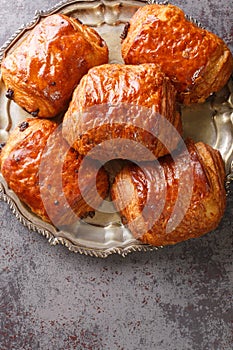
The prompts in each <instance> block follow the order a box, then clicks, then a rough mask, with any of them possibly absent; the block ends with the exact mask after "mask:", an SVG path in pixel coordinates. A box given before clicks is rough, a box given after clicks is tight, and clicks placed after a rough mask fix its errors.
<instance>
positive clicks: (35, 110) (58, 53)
mask: <svg viewBox="0 0 233 350" xmlns="http://www.w3.org/2000/svg"><path fill="white" fill-rule="evenodd" d="M107 62H108V48H107V45H106V43H105V42H104V40H103V39H102V38H101V37H100V36H99V34H98V33H97V32H96V31H95V30H94V29H92V28H89V27H88V26H86V25H83V24H81V23H80V22H79V21H78V20H75V19H74V18H71V17H67V16H65V15H62V14H54V15H51V16H48V17H46V18H45V19H44V20H42V21H41V22H40V23H39V24H37V25H36V26H35V28H34V29H33V30H32V31H31V32H30V34H29V35H28V36H27V37H26V38H25V39H24V40H23V41H22V43H21V44H20V45H19V46H18V47H17V48H16V49H15V50H14V51H13V52H12V53H11V54H9V55H7V56H6V57H5V58H4V59H3V61H2V66H1V71H2V78H3V80H4V83H5V86H6V89H7V93H6V95H7V97H8V98H10V99H13V100H14V101H15V102H16V103H17V104H19V105H20V106H21V107H23V108H24V109H26V110H27V111H28V112H29V113H31V114H32V115H33V116H38V117H47V118H49V117H53V116H55V115H57V114H59V113H60V112H62V111H64V110H65V109H66V107H67V105H68V102H69V100H70V98H71V95H72V93H73V90H74V88H75V87H76V85H77V84H78V82H79V80H80V79H81V77H82V76H83V75H84V74H86V73H87V71H88V69H89V68H91V67H93V66H95V65H99V64H102V63H107Z"/></svg>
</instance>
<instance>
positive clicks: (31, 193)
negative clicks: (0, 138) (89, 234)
mask: <svg viewBox="0 0 233 350" xmlns="http://www.w3.org/2000/svg"><path fill="white" fill-rule="evenodd" d="M82 161H83V157H81V156H80V155H79V154H78V153H77V152H76V151H75V150H74V149H71V148H70V147H69V146H68V144H67V142H66V141H65V140H64V139H63V138H62V133H61V129H60V127H58V125H57V124H56V123H55V122H54V121H51V120H49V119H39V118H28V119H26V120H25V121H23V122H22V123H21V124H20V125H19V126H18V127H17V128H16V129H15V130H14V131H13V132H12V133H11V135H10V137H9V139H8V141H7V143H6V145H5V146H4V147H3V148H2V151H1V157H0V162H1V171H2V175H3V177H4V178H5V180H6V182H7V184H8V186H9V188H11V189H12V190H13V191H14V192H15V193H16V195H17V196H18V197H19V199H20V200H21V201H22V202H24V203H25V204H26V205H27V206H28V207H29V208H30V209H31V210H32V212H34V213H35V214H37V215H38V216H40V217H41V218H42V219H43V220H44V221H47V222H51V223H53V224H54V225H55V226H56V227H58V226H62V225H68V224H71V223H73V222H75V221H77V220H78V217H85V216H87V215H89V214H90V215H92V214H93V211H94V210H95V209H96V208H97V207H98V206H99V205H100V203H101V202H102V200H103V198H105V196H106V194H107V192H108V176H107V174H106V172H105V170H104V169H103V168H100V165H99V164H98V162H96V161H93V160H85V164H84V165H82V166H83V167H85V168H84V169H82V173H83V171H84V172H85V176H82V177H81V178H80V175H79V173H80V167H81V164H82ZM99 168H100V169H99ZM96 174H98V176H97V177H96ZM93 184H94V186H93ZM95 184H96V188H97V191H96V189H95ZM96 192H97V194H98V195H96ZM84 194H85V195H84ZM86 199H87V201H86ZM89 203H91V205H90V204H89Z"/></svg>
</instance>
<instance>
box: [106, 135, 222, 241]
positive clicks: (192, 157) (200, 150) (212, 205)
mask: <svg viewBox="0 0 233 350" xmlns="http://www.w3.org/2000/svg"><path fill="white" fill-rule="evenodd" d="M224 179H225V170H224V164H223V161H222V158H221V156H220V153H219V152H218V151H217V150H214V149H212V148H211V147H210V146H208V145H206V144H204V143H202V142H199V143H196V144H194V142H192V141H189V142H188V143H187V149H186V148H184V149H182V150H180V151H179V152H177V154H176V155H175V156H173V159H172V158H171V156H170V155H169V156H165V157H164V158H163V159H161V161H160V165H159V164H155V163H153V162H150V163H147V164H144V165H143V166H141V168H140V167H139V166H137V165H135V164H130V165H127V166H126V167H124V168H123V169H122V170H121V171H120V172H119V173H118V174H117V176H116V178H115V182H114V184H113V186H112V189H111V196H112V199H113V200H114V203H115V205H116V208H117V209H118V211H119V212H120V214H121V216H122V221H123V223H125V224H127V226H128V228H129V229H130V230H131V232H132V233H133V235H134V236H135V237H136V238H137V239H139V240H141V241H142V242H143V243H148V244H151V245H154V246H164V245H168V244H175V243H178V242H180V241H184V240H187V239H190V238H195V237H198V236H201V235H203V234H205V233H207V232H209V231H211V230H213V229H215V228H216V227H217V225H218V224H219V221H220V219H221V218H222V216H223V213H224V209H225V204H226V195H225V188H224Z"/></svg>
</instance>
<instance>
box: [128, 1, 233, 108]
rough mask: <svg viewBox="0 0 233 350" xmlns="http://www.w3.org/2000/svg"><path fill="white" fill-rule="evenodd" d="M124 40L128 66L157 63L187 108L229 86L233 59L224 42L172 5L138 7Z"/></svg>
mask: <svg viewBox="0 0 233 350" xmlns="http://www.w3.org/2000/svg"><path fill="white" fill-rule="evenodd" d="M122 39H123V41H122V57H123V59H124V61H125V63H127V64H140V63H148V62H151V63H156V64H158V65H159V66H160V67H161V70H162V71H163V72H164V73H165V74H166V75H167V76H168V77H169V78H170V79H171V80H172V82H173V83H174V85H175V87H176V89H177V91H178V97H179V100H180V102H182V103H184V104H186V105H188V104H191V103H198V102H204V101H205V99H206V98H207V97H208V96H209V95H210V94H211V93H213V92H216V91H218V90H220V89H221V88H222V87H223V86H224V85H225V84H226V83H227V81H228V79H229V77H230V75H231V72H232V70H233V57H232V54H231V52H230V50H229V49H228V47H227V46H226V45H225V43H224V42H223V40H222V39H220V38H219V37H217V36H216V35H215V34H213V33H210V32H209V31H207V30H205V29H202V28H199V27H197V25H195V24H194V23H192V22H190V21H189V20H188V19H187V18H186V17H185V14H184V12H183V11H182V10H181V9H180V8H178V7H176V6H173V5H162V4H160V5H159V4H153V5H146V6H143V7H141V8H139V9H138V10H137V11H136V13H135V14H134V15H133V17H132V19H131V20H130V22H129V23H127V24H126V27H125V30H124V33H123V36H122Z"/></svg>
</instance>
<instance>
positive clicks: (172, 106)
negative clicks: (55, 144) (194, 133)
mask: <svg viewBox="0 0 233 350" xmlns="http://www.w3.org/2000/svg"><path fill="white" fill-rule="evenodd" d="M181 129H182V125H181V118H180V114H179V113H178V111H177V105H176V90H175V88H174V87H173V85H172V84H171V82H170V80H169V79H168V78H167V77H166V76H165V75H164V73H162V72H160V71H159V70H158V67H157V66H156V65H154V64H142V65H138V66H134V65H120V64H111V65H110V64H105V65H102V66H98V67H94V68H92V69H90V70H89V72H88V73H87V74H86V75H85V76H84V77H83V78H82V79H81V81H80V84H79V85H78V86H77V88H76V89H75V91H74V94H73V97H72V101H71V103H70V105H69V109H68V111H67V112H66V114H65V117H64V120H63V135H64V137H65V138H66V140H67V141H68V142H69V144H70V145H71V146H72V147H74V148H75V149H76V150H77V151H78V152H79V153H80V154H83V155H86V154H88V155H89V156H90V157H93V158H98V159H100V160H109V159H113V158H125V159H135V160H138V161H140V160H153V159H154V158H155V157H161V156H163V155H164V154H167V153H169V152H170V151H172V150H173V149H175V148H176V146H177V144H178V142H179V139H180V132H181ZM92 150H93V152H92ZM89 152H90V153H89Z"/></svg>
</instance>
